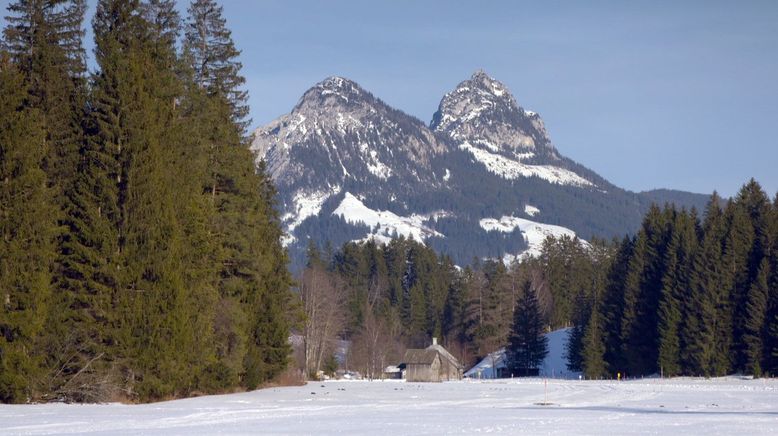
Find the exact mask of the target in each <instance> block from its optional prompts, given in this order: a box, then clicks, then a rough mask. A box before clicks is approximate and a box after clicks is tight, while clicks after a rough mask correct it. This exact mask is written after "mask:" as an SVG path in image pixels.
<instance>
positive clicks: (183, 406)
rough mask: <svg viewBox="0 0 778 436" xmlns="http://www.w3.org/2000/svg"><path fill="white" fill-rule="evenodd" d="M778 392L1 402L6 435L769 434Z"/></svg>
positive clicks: (746, 388)
mask: <svg viewBox="0 0 778 436" xmlns="http://www.w3.org/2000/svg"><path fill="white" fill-rule="evenodd" d="M546 389H547V394H546V393H545V392H544V391H545V390H546ZM777 399H778V380H744V379H743V380H741V379H738V378H723V379H714V380H700V379H684V378H680V379H665V380H659V379H650V380H649V379H647V380H634V381H626V382H625V381H622V382H615V381H578V380H554V379H549V380H548V381H547V387H546V386H545V381H544V380H543V379H515V380H496V381H487V382H484V381H470V382H468V381H463V382H446V383H426V384H425V383H405V382H402V381H383V382H382V381H373V382H369V381H351V382H344V381H337V382H325V383H312V384H309V385H307V386H301V387H289V388H276V389H265V390H259V391H254V392H247V393H242V394H232V395H221V396H211V397H200V398H192V399H187V400H177V401H169V402H165V403H156V404H146V405H135V406H131V405H120V404H108V405H66V404H44V405H24V406H10V405H0V434H3V435H46V434H98V435H117V434H152V435H156V434H165V435H168V434H185V435H188V436H193V435H211V434H334V433H337V434H349V435H366V434H369V435H371V436H379V435H394V434H427V435H439V434H475V433H487V432H495V433H503V434H552V435H572V434H606V433H607V434H612V435H623V434H667V435H676V434H684V435H690V434H705V435H716V434H732V435H759V434H765V435H767V434H776V429H778V401H776V400H777ZM546 401H547V402H549V403H552V405H548V406H542V405H539V404H538V403H541V402H546Z"/></svg>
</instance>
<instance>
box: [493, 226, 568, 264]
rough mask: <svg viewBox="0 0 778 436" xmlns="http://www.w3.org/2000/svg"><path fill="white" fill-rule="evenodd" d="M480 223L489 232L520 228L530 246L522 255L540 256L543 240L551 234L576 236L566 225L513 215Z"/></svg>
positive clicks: (508, 231)
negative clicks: (556, 224) (544, 222)
mask: <svg viewBox="0 0 778 436" xmlns="http://www.w3.org/2000/svg"><path fill="white" fill-rule="evenodd" d="M479 224H480V225H481V228H482V229H484V230H486V231H487V232H503V233H510V232H512V231H514V230H516V229H519V230H520V231H521V233H522V234H523V235H524V239H525V240H526V241H527V245H528V247H529V248H527V250H525V251H524V252H523V253H520V256H539V255H540V253H541V248H542V247H543V241H545V240H546V238H547V237H549V236H554V237H556V238H559V237H562V236H568V237H570V238H575V237H576V235H575V232H574V231H572V230H570V229H568V228H566V227H562V226H555V225H552V224H543V223H538V222H535V221H530V220H528V219H524V218H518V217H513V216H503V217H502V218H500V219H496V218H484V219H482V220H481V221H480V222H479Z"/></svg>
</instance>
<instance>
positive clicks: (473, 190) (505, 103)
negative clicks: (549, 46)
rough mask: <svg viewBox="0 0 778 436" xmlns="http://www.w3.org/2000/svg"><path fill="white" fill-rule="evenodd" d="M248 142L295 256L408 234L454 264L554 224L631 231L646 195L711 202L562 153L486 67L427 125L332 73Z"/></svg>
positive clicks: (546, 231) (554, 230)
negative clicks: (317, 247) (616, 176)
mask: <svg viewBox="0 0 778 436" xmlns="http://www.w3.org/2000/svg"><path fill="white" fill-rule="evenodd" d="M252 149H253V150H254V151H255V153H256V157H257V161H258V162H259V161H260V160H264V161H265V162H266V165H267V169H268V171H269V173H270V174H271V176H272V177H273V180H274V181H275V183H276V186H277V188H278V191H279V207H280V208H281V217H282V220H283V224H284V226H285V229H286V231H287V234H288V235H287V237H286V240H285V243H286V244H287V246H288V247H289V249H290V253H291V255H292V258H293V261H296V263H297V264H299V263H300V262H301V260H302V257H301V256H302V253H303V251H304V248H305V245H306V243H307V240H308V239H309V238H311V239H313V240H314V241H317V242H319V243H324V242H325V241H330V242H331V243H332V244H333V245H335V246H337V245H339V244H342V243H343V242H346V241H348V240H362V239H365V238H376V239H377V240H379V241H382V242H384V241H387V240H388V239H389V238H391V237H395V236H400V235H402V236H405V237H413V238H415V239H417V240H418V239H421V240H424V241H426V242H427V243H428V244H430V245H432V246H433V247H435V248H436V249H438V250H440V251H442V252H445V253H447V254H449V255H451V256H452V257H453V258H454V259H455V261H457V262H460V263H468V262H470V261H471V260H472V259H473V257H486V256H491V257H495V256H503V255H505V256H516V255H519V254H520V253H524V252H527V253H528V254H533V253H537V251H538V250H539V247H540V244H541V243H542V241H543V239H544V238H545V236H547V235H551V234H553V235H557V236H558V235H570V236H572V235H576V234H577V235H580V236H582V237H584V238H589V237H591V236H593V235H596V236H601V237H611V236H617V235H623V234H625V233H627V232H631V231H633V230H634V229H636V228H637V226H638V224H639V222H640V219H641V217H642V214H643V212H644V211H645V209H646V208H647V207H648V205H649V204H650V202H651V201H660V202H661V201H663V200H662V199H663V198H668V197H672V198H674V199H676V200H677V199H684V200H688V201H687V203H688V204H689V205H691V204H693V205H695V206H698V207H701V205H702V204H704V201H705V197H704V196H697V195H696V194H686V193H677V192H671V191H655V192H651V193H645V194H635V193H632V192H628V191H624V190H622V189H620V188H618V187H616V186H613V185H612V184H610V183H609V182H608V181H606V180H605V179H603V178H602V177H600V176H598V175H597V174H596V173H594V172H593V171H591V170H589V169H587V168H585V167H583V166H582V165H580V164H577V163H576V162H574V161H572V160H570V159H568V158H565V157H564V156H563V155H561V154H560V153H559V152H558V151H557V148H556V147H555V146H554V144H553V143H552V142H551V139H550V137H549V135H548V133H547V131H546V127H545V125H544V123H543V120H542V119H541V118H540V115H538V114H536V113H534V112H532V111H529V110H525V109H524V108H522V107H521V106H520V105H519V104H518V103H517V101H516V99H515V98H514V97H513V95H512V94H511V92H510V91H509V90H508V89H507V88H506V87H505V85H503V84H502V83H500V82H499V81H497V80H495V79H494V78H492V77H490V76H488V75H487V74H486V73H485V72H483V71H477V72H476V73H475V74H473V75H472V77H470V78H469V79H468V80H465V81H463V82H461V83H460V84H459V85H457V86H456V87H455V88H454V89H453V90H452V91H451V92H449V93H447V94H446V95H445V96H444V97H443V99H442V100H441V102H440V105H439V108H438V111H437V112H436V113H435V114H434V115H433V117H432V122H431V123H430V125H429V126H428V125H426V124H425V123H424V122H422V121H420V120H418V119H416V118H414V117H411V116H409V115H407V114H405V113H403V112H401V111H399V110H397V109H394V108H391V107H389V106H388V105H387V104H385V103H384V102H382V101H381V100H380V99H378V98H376V97H374V96H373V95H372V94H370V93H369V92H368V91H366V90H365V89H363V88H361V87H360V86H359V85H357V84H356V83H354V82H353V81H350V80H348V79H345V78H342V77H330V78H328V79H325V80H324V81H322V82H320V83H318V84H316V85H315V86H313V87H312V88H311V89H309V90H308V91H306V92H305V93H304V94H303V96H302V98H301V99H300V101H299V102H298V103H297V105H296V106H295V107H294V108H293V109H292V111H291V112H290V113H289V114H287V115H284V116H282V117H280V118H278V119H277V120H275V121H273V122H272V123H270V124H268V125H267V126H265V127H262V128H259V129H257V131H256V132H255V139H254V142H253V144H252Z"/></svg>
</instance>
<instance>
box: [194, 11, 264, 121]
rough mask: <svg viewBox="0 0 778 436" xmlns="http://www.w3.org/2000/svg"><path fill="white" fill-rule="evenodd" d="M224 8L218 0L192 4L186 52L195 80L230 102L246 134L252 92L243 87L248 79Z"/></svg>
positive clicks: (235, 119)
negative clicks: (241, 72)
mask: <svg viewBox="0 0 778 436" xmlns="http://www.w3.org/2000/svg"><path fill="white" fill-rule="evenodd" d="M222 12H223V11H222V7H221V6H219V5H218V4H216V2H215V1H214V0H195V1H193V2H192V4H191V6H190V7H189V20H188V22H187V25H186V38H185V40H184V51H185V52H186V53H187V58H188V59H189V61H190V62H191V63H192V67H193V70H194V71H195V81H196V83H197V84H198V85H199V86H200V87H201V88H203V89H204V90H205V91H206V93H207V94H208V95H209V96H219V97H220V98H222V99H224V100H225V101H227V102H228V104H229V107H230V117H231V120H232V122H233V123H235V125H236V126H238V128H239V129H240V133H241V134H242V135H243V134H245V131H246V128H247V127H248V125H249V124H250V120H247V119H246V117H247V116H248V113H249V108H248V105H247V101H248V93H247V92H246V91H245V90H243V89H242V86H243V84H244V83H245V82H246V79H244V78H243V76H241V75H240V70H241V68H243V66H242V65H241V63H240V62H239V61H238V60H237V58H238V56H239V55H240V51H238V49H236V48H235V44H234V43H233V41H232V32H230V30H229V29H228V28H227V27H226V21H225V19H224V17H223V14H222Z"/></svg>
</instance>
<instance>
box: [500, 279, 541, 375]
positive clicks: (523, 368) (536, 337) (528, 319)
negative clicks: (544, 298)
mask: <svg viewBox="0 0 778 436" xmlns="http://www.w3.org/2000/svg"><path fill="white" fill-rule="evenodd" d="M506 354H507V357H508V370H509V371H510V372H511V373H512V374H514V375H526V374H528V373H529V372H530V371H531V370H532V369H536V368H538V367H539V366H540V365H541V364H542V363H543V359H545V358H546V355H548V338H547V337H546V336H545V335H543V320H542V319H541V316H540V307H539V306H538V300H537V297H536V296H535V292H534V291H533V289H532V286H531V283H530V282H529V281H527V282H525V283H524V286H523V293H522V296H521V297H519V300H518V301H517V304H516V310H515V312H514V315H513V326H512V329H511V335H510V337H509V339H508V347H507V348H506Z"/></svg>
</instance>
